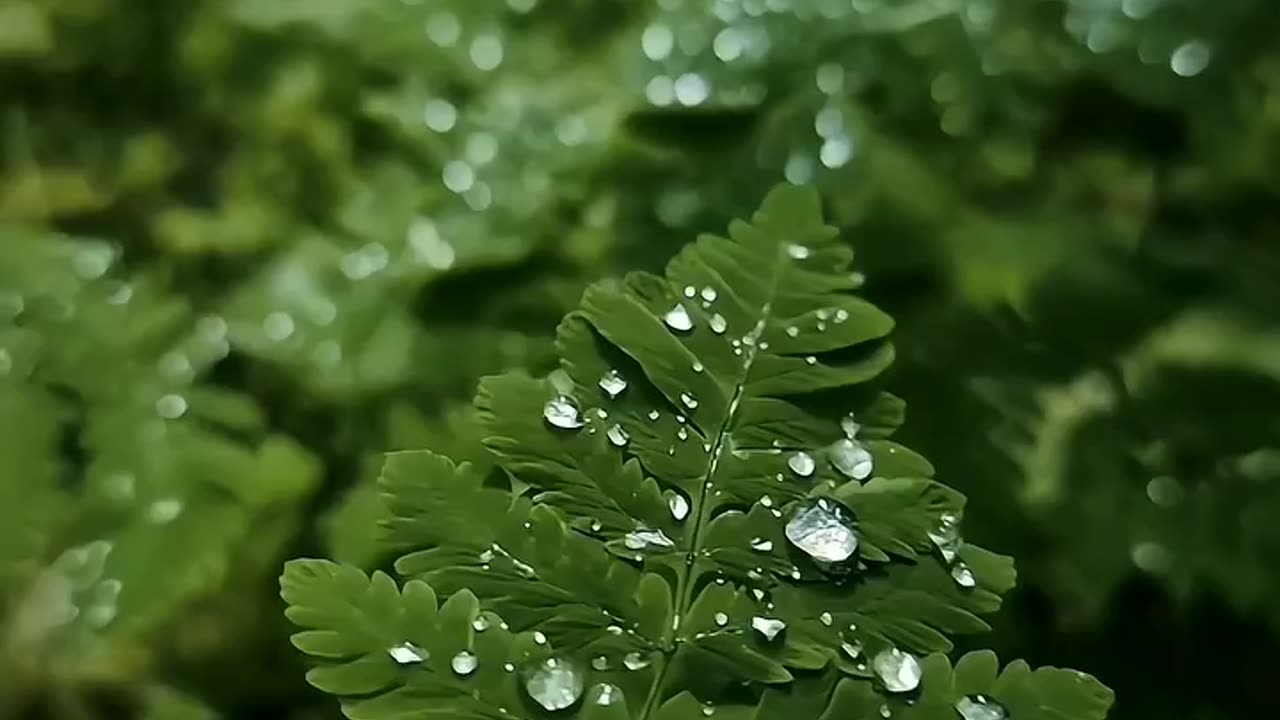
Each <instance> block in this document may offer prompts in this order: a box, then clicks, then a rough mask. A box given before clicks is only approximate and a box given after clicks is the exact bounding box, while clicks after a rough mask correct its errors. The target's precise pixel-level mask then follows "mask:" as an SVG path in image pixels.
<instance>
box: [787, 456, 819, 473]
mask: <svg viewBox="0 0 1280 720" xmlns="http://www.w3.org/2000/svg"><path fill="white" fill-rule="evenodd" d="M787 467H789V468H791V472H793V473H795V474H796V475H799V476H800V477H809V476H810V475H812V474H813V470H814V467H815V466H814V463H813V456H812V455H810V454H809V453H807V452H804V451H800V452H798V453H796V454H794V455H792V456H791V457H789V458H787Z"/></svg>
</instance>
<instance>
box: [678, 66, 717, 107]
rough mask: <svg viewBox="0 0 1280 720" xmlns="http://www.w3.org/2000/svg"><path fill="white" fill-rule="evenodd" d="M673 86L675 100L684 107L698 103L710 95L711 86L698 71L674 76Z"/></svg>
mask: <svg viewBox="0 0 1280 720" xmlns="http://www.w3.org/2000/svg"><path fill="white" fill-rule="evenodd" d="M674 87H675V93H676V101H677V102H679V103H680V104H681V105H684V106H686V107H692V106H694V105H698V104H699V103H701V102H703V101H704V100H706V99H707V97H709V96H710V95H711V86H710V85H708V84H707V79H706V78H704V77H703V76H701V75H699V74H698V73H684V74H683V75H681V76H680V77H678V78H676V83H675V86H674Z"/></svg>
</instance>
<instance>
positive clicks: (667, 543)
mask: <svg viewBox="0 0 1280 720" xmlns="http://www.w3.org/2000/svg"><path fill="white" fill-rule="evenodd" d="M622 543H623V544H624V545H626V547H627V549H628V550H647V549H650V548H658V549H668V548H673V547H675V543H673V542H671V538H669V537H667V535H666V533H664V532H662V531H661V530H650V529H648V528H641V529H639V530H632V531H631V532H629V533H627V534H626V535H624V536H623V538H622Z"/></svg>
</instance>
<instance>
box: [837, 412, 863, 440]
mask: <svg viewBox="0 0 1280 720" xmlns="http://www.w3.org/2000/svg"><path fill="white" fill-rule="evenodd" d="M840 429H841V430H842V431H844V436H845V437H847V438H849V439H850V440H852V439H854V438H856V437H857V436H858V431H859V430H861V429H862V426H861V425H859V424H858V422H857V421H856V420H854V419H853V413H849V414H848V415H845V416H844V417H843V418H841V419H840Z"/></svg>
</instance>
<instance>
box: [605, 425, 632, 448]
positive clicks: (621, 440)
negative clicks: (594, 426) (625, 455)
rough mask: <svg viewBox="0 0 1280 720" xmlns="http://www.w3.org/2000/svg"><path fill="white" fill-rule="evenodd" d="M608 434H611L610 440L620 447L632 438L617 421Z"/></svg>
mask: <svg viewBox="0 0 1280 720" xmlns="http://www.w3.org/2000/svg"><path fill="white" fill-rule="evenodd" d="M606 434H607V435H608V436H609V442H611V443H613V444H614V445H617V446H618V447H625V446H626V444H627V442H629V441H630V440H631V436H630V435H628V434H627V431H626V429H624V428H623V427H622V426H621V425H619V424H617V423H614V425H613V427H611V428H609V432H608V433H606Z"/></svg>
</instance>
